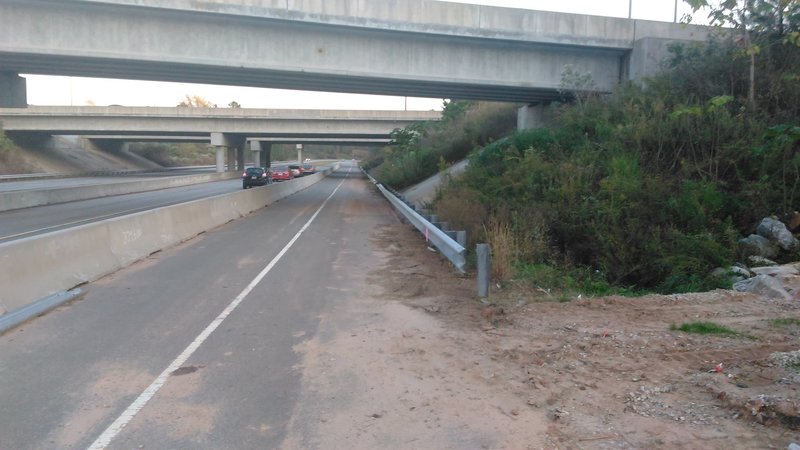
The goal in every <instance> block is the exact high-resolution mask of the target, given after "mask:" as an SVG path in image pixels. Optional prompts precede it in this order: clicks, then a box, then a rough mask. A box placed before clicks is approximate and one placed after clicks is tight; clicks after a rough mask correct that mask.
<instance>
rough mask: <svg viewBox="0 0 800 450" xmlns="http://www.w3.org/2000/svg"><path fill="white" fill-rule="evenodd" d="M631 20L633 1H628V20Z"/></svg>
mask: <svg viewBox="0 0 800 450" xmlns="http://www.w3.org/2000/svg"><path fill="white" fill-rule="evenodd" d="M632 18H633V0H628V19H632Z"/></svg>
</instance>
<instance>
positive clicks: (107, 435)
mask: <svg viewBox="0 0 800 450" xmlns="http://www.w3.org/2000/svg"><path fill="white" fill-rule="evenodd" d="M350 170H352V167H350V169H348V170H347V174H346V175H345V177H347V176H349V175H350ZM344 182H345V180H342V181H340V182H339V185H338V186H336V189H334V190H333V192H331V195H329V196H328V198H326V199H325V201H324V202H322V205H320V207H319V208H318V209H317V211H316V212H315V213H314V215H313V216H311V218H310V219H309V220H308V222H306V224H305V225H303V227H302V228H301V229H300V231H298V232H297V234H295V235H294V237H293V238H292V240H290V241H289V243H288V244H286V246H284V247H283V249H282V250H281V251H280V252H279V253H278V254H277V255H276V256H275V257H274V258H272V261H270V262H269V264H267V266H266V267H264V269H263V270H262V271H261V272H260V273H259V274H258V275H257V276H256V277H255V278H254V279H253V280H252V281H251V282H250V284H248V285H247V287H245V288H244V290H242V292H241V293H239V295H237V296H236V298H234V299H233V301H231V303H230V304H229V305H228V306H227V307H226V308H225V309H224V310H223V311H222V312H221V313H220V314H219V315H218V316H217V317H216V318H215V319H214V320H213V321H211V323H210V324H209V325H208V326H207V327H206V328H205V329H204V330H203V331H202V332H201V333H200V334H199V335H198V336H197V337H196V338H195V339H194V341H192V343H191V344H189V346H188V347H186V349H185V350H184V351H183V352H181V354H180V355H178V357H177V358H175V360H174V361H172V363H170V365H169V366H167V368H166V369H164V371H163V372H161V374H160V375H159V376H158V377H156V379H155V380H154V381H153V382H152V383H150V386H148V387H147V388H146V389H145V390H144V391H143V392H142V393H141V394H139V396H138V397H137V398H136V400H134V401H133V403H131V404H130V406H128V408H127V409H125V411H123V412H122V414H121V415H120V416H119V417H117V420H115V421H114V422H113V423H112V424H111V425H109V426H108V428H106V430H105V431H103V433H102V434H101V435H100V436H99V437H98V438H97V439H96V440H95V441H94V442H93V443H92V445H90V446H89V447H88V450H100V449H104V448H106V447H107V446H108V445H109V444H111V441H112V440H113V439H114V438H115V437H116V436H117V435H118V434H119V433H120V431H122V429H123V428H125V426H126V425H128V423H130V421H131V420H133V418H134V417H135V416H136V414H138V413H139V411H141V410H142V408H144V406H145V405H146V404H147V402H149V401H150V399H151V398H153V396H155V395H156V393H157V392H158V391H159V389H161V387H163V386H164V384H165V383H166V382H167V378H169V375H170V374H171V373H172V372H174V371H175V370H177V369H178V368H180V367H181V366H182V365H183V363H185V362H186V360H187V359H189V357H190V356H192V354H193V353H194V352H195V351H197V349H198V348H200V345H202V344H203V342H205V340H206V339H208V337H209V336H210V335H211V333H213V332H214V330H216V329H217V327H219V326H220V325H221V324H222V322H223V321H224V320H225V319H226V318H227V317H228V316H229V315H230V314H231V313H232V312H233V311H234V310H235V309H236V307H238V306H239V304H240V303H242V301H243V300H244V299H245V297H247V295H248V294H250V292H251V291H252V290H253V289H254V288H255V287H256V286H257V285H258V283H260V282H261V280H263V279H264V277H265V276H267V274H268V273H269V272H270V271H271V270H272V268H273V267H275V265H276V264H277V263H278V261H280V260H281V258H283V255H285V254H286V252H288V251H289V249H290V248H291V247H292V246H293V245H294V243H295V242H297V240H298V239H299V238H300V235H302V234H303V232H305V231H306V229H307V228H308V227H309V226H311V223H312V222H313V221H314V219H316V218H317V216H318V215H319V213H320V212H322V209H323V208H325V205H327V204H328V201H329V200H330V199H331V198H333V196H334V195H335V194H336V192H337V191H338V190H339V188H340V187H342V184H343V183H344Z"/></svg>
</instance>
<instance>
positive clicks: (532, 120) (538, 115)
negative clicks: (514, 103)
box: [517, 103, 547, 131]
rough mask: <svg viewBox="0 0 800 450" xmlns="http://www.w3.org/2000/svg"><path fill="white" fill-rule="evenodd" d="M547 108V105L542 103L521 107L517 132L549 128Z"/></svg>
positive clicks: (518, 111) (518, 114) (518, 113)
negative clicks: (546, 115)
mask: <svg viewBox="0 0 800 450" xmlns="http://www.w3.org/2000/svg"><path fill="white" fill-rule="evenodd" d="M545 108H547V105H544V104H542V103H538V104H535V105H525V106H522V107H520V108H519V109H518V110H517V131H522V130H535V129H537V128H543V127H545V126H547V119H546V117H545Z"/></svg>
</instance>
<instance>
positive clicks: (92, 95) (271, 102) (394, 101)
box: [25, 0, 690, 110]
mask: <svg viewBox="0 0 800 450" xmlns="http://www.w3.org/2000/svg"><path fill="white" fill-rule="evenodd" d="M373 1H382V0H373ZM452 1H454V2H456V3H472V4H480V5H491V6H506V7H512V8H525V9H536V10H543V11H556V12H567V13H578V14H591V15H598V16H610V17H628V8H629V1H631V0H561V1H554V0H452ZM674 8H675V0H632V16H633V18H634V19H647V20H657V21H662V22H672V21H673V19H674ZM689 12H690V10H689V7H688V6H686V4H685V3H684V2H683V0H678V19H679V20H680V17H681V16H682V15H683V14H685V13H689ZM25 78H27V80H28V81H27V83H28V103H30V104H32V105H75V106H81V105H88V104H94V105H98V106H105V105H114V104H116V105H125V106H175V105H177V104H178V103H179V102H180V101H181V100H182V99H183V98H184V96H185V95H199V96H201V97H203V98H205V99H208V100H209V101H210V102H211V103H215V104H217V105H219V106H220V107H224V106H227V105H228V104H229V103H230V102H231V101H236V102H238V103H239V104H241V105H242V106H243V107H245V108H280V109H283V108H297V109H383V110H387V109H389V110H391V109H397V110H402V109H404V108H406V106H407V108H408V109H409V110H429V109H439V108H440V107H441V104H442V100H441V99H418V98H408V99H406V98H404V97H384V96H374V95H357V94H335V93H326V92H304V91H284V90H277V89H263V88H241V87H231V86H209V85H198V84H183V83H160V82H146V81H125V80H105V79H90V78H76V77H50V76H41V75H25Z"/></svg>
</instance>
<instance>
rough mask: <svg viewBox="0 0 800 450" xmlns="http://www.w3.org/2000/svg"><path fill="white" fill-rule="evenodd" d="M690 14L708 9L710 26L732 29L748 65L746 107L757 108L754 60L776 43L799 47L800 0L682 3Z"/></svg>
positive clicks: (734, 0) (697, 0) (724, 0)
mask: <svg viewBox="0 0 800 450" xmlns="http://www.w3.org/2000/svg"><path fill="white" fill-rule="evenodd" d="M684 1H685V2H686V3H688V4H689V5H690V6H691V7H692V10H693V12H695V13H696V12H697V11H699V10H700V9H703V8H708V9H709V10H710V13H709V15H708V18H709V19H710V20H711V23H712V24H713V25H717V26H722V27H732V28H733V29H734V30H735V31H734V33H735V34H734V36H736V35H738V38H737V42H738V43H739V45H740V47H741V54H742V55H743V56H745V57H746V58H747V60H748V63H749V67H748V69H749V74H748V93H747V104H748V106H749V108H750V110H751V111H754V110H755V108H756V58H757V57H758V56H759V55H760V54H761V53H762V51H764V49H765V48H767V47H771V46H773V45H775V44H778V45H784V44H793V45H795V46H799V47H800V0H722V1H721V2H720V3H719V5H718V6H713V5H711V4H710V2H709V0H684Z"/></svg>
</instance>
